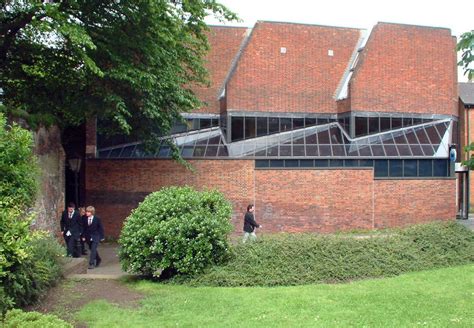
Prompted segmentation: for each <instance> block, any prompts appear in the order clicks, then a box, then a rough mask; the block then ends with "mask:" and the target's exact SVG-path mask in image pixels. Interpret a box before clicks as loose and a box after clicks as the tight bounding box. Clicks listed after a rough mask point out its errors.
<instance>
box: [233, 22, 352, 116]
mask: <svg viewBox="0 0 474 328" xmlns="http://www.w3.org/2000/svg"><path fill="white" fill-rule="evenodd" d="M359 37H360V30H359V29H352V28H340V27H329V26H316V25H303V24H291V23H275V22H258V23H257V24H256V25H255V27H254V28H253V31H252V34H251V36H250V40H249V42H248V44H247V46H246V48H245V50H244V52H243V54H242V56H241V57H240V60H239V62H238V64H237V66H236V68H235V70H234V72H233V75H232V77H231V78H230V80H229V82H228V84H227V90H226V91H227V99H226V101H227V109H228V110H243V111H269V112H315V113H335V112H336V102H335V100H334V98H333V96H334V93H335V91H336V88H337V86H338V84H339V82H340V80H341V78H342V76H343V73H344V71H345V69H346V68H347V66H348V63H349V59H350V57H351V55H352V53H353V51H354V48H355V46H356V44H357V41H358V40H359ZM281 48H285V50H286V53H281ZM331 50H332V56H330V55H329V54H328V51H331Z"/></svg>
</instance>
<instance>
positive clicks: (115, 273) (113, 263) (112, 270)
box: [68, 243, 129, 279]
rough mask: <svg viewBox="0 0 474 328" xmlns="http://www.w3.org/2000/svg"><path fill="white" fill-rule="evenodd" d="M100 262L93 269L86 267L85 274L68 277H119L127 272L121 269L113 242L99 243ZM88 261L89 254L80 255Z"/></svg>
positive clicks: (125, 275)
mask: <svg viewBox="0 0 474 328" xmlns="http://www.w3.org/2000/svg"><path fill="white" fill-rule="evenodd" d="M98 251H99V254H100V257H101V258H102V262H101V263H100V266H98V267H96V268H94V269H87V273H85V274H71V275H69V276H68V278H75V279H120V278H122V277H127V276H129V274H127V273H126V272H124V271H122V268H121V267H120V263H119V258H118V245H117V244H114V243H104V244H100V245H99V248H98ZM82 257H83V258H84V260H86V261H87V262H88V261H89V254H88V255H83V256H82Z"/></svg>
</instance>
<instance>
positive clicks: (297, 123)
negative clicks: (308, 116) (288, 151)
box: [293, 118, 304, 129]
mask: <svg viewBox="0 0 474 328" xmlns="http://www.w3.org/2000/svg"><path fill="white" fill-rule="evenodd" d="M301 128H304V118H294V119H293V129H301Z"/></svg>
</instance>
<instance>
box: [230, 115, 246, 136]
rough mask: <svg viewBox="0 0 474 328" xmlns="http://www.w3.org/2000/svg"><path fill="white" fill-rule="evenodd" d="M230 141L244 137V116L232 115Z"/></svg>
mask: <svg viewBox="0 0 474 328" xmlns="http://www.w3.org/2000/svg"><path fill="white" fill-rule="evenodd" d="M231 124H232V132H231V133H232V141H237V140H242V139H243V138H244V118H243V117H232V123H231Z"/></svg>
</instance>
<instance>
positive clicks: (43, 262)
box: [0, 233, 63, 313]
mask: <svg viewBox="0 0 474 328" xmlns="http://www.w3.org/2000/svg"><path fill="white" fill-rule="evenodd" d="M23 250H24V251H25V252H27V253H28V256H26V257H24V258H23V259H21V260H18V261H15V262H13V263H11V266H10V267H9V268H8V269H7V270H5V271H3V273H2V274H3V276H2V277H1V278H0V282H1V283H2V286H3V288H2V292H3V293H4V295H5V298H4V301H3V302H0V306H1V308H0V310H1V312H2V313H4V312H5V311H6V310H7V309H8V308H11V307H12V306H19V307H21V306H25V305H29V304H32V303H34V302H35V301H36V300H37V299H38V298H39V297H40V296H41V295H42V294H43V293H44V292H46V290H47V289H48V288H49V287H51V286H53V285H54V284H55V283H56V282H57V281H58V279H59V278H60V277H61V274H62V265H61V262H60V258H61V256H62V253H63V251H62V248H61V246H60V245H59V244H58V242H57V241H56V239H54V238H53V237H51V236H49V235H45V234H39V233H37V234H35V235H32V236H31V239H30V240H29V241H28V243H27V245H26V246H25V247H24V248H23ZM2 292H0V294H1V293H2Z"/></svg>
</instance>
